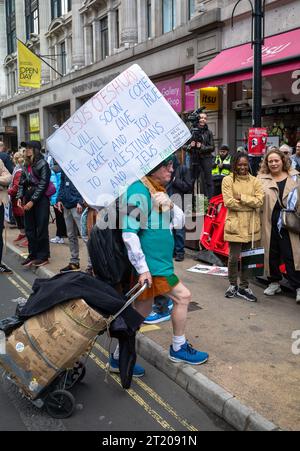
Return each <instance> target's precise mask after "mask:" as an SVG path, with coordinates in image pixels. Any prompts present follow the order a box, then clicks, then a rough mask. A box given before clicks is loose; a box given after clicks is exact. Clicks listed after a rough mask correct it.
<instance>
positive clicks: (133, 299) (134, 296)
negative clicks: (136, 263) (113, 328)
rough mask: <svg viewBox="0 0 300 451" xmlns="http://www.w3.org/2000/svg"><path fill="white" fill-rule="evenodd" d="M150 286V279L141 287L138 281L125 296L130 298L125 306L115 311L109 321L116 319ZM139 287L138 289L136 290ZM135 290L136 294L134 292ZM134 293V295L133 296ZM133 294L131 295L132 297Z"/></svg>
mask: <svg viewBox="0 0 300 451" xmlns="http://www.w3.org/2000/svg"><path fill="white" fill-rule="evenodd" d="M148 286H149V282H148V280H146V282H145V283H144V285H143V286H142V287H141V286H140V284H139V283H137V284H136V285H135V286H134V287H133V288H132V289H131V290H130V291H129V292H128V293H127V294H126V295H125V296H126V298H128V301H127V302H126V304H124V305H123V307H122V308H121V310H119V311H118V312H117V313H115V314H114V315H113V316H112V317H111V319H110V321H109V323H111V322H112V321H114V320H115V319H116V318H117V317H118V316H119V315H120V314H121V313H122V312H123V311H124V310H126V309H127V307H129V306H130V305H131V304H132V303H133V302H134V301H135V300H136V299H137V298H138V297H139V296H140V295H141V294H142V293H144V291H145V290H146V288H148ZM138 288H139V290H138V291H136V290H137V289H138ZM134 292H135V294H133V293H134ZM131 295H132V296H131ZM130 296H131V297H130Z"/></svg>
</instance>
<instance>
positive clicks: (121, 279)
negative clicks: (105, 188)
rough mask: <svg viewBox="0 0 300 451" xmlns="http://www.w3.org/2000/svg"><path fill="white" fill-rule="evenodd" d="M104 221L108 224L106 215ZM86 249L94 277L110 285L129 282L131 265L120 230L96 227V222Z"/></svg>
mask: <svg viewBox="0 0 300 451" xmlns="http://www.w3.org/2000/svg"><path fill="white" fill-rule="evenodd" d="M117 219H118V218H117ZM105 221H106V225H108V222H107V216H106V217H105V216H104V223H105ZM118 223H119V222H118V221H116V224H118ZM102 224H103V223H102ZM104 225H105V224H104ZM88 251H89V256H90V259H91V262H92V266H93V271H94V274H95V276H96V277H99V279H101V280H103V282H106V283H108V284H109V285H112V286H115V285H118V284H120V283H121V284H122V285H123V284H124V283H125V282H126V284H127V283H129V279H130V275H131V273H132V266H131V263H130V261H129V259H128V256H127V250H126V247H125V244H124V242H123V239H122V230H120V229H118V228H117V229H115V228H109V227H103V225H102V226H100V227H98V225H97V224H96V225H95V226H94V227H93V229H92V231H91V235H90V238H89V241H88Z"/></svg>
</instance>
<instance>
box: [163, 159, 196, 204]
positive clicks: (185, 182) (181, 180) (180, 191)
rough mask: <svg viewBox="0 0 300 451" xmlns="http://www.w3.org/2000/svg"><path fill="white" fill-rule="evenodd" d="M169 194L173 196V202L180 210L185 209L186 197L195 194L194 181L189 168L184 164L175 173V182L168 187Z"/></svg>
mask: <svg viewBox="0 0 300 451" xmlns="http://www.w3.org/2000/svg"><path fill="white" fill-rule="evenodd" d="M167 192H168V195H169V196H173V197H172V200H173V201H174V203H175V204H176V205H178V206H179V207H180V208H184V203H183V201H184V195H185V194H191V193H192V192H193V179H192V174H191V171H190V170H189V168H188V167H187V166H185V165H183V164H181V165H179V166H178V167H177V169H176V171H175V174H174V179H173V181H172V182H171V183H170V184H169V185H168V187H167Z"/></svg>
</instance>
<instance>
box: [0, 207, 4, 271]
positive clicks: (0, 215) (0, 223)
mask: <svg viewBox="0 0 300 451" xmlns="http://www.w3.org/2000/svg"><path fill="white" fill-rule="evenodd" d="M3 229H4V205H3V204H2V205H0V263H1V262H2V252H3V236H2V235H3Z"/></svg>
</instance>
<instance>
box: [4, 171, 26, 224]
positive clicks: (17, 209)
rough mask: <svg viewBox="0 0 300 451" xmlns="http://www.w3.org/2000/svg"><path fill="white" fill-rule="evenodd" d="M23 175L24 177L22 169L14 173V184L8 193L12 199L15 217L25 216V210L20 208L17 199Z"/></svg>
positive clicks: (12, 183)
mask: <svg viewBox="0 0 300 451" xmlns="http://www.w3.org/2000/svg"><path fill="white" fill-rule="evenodd" d="M21 175H22V169H21V168H20V169H18V170H17V171H16V172H15V173H14V176H13V179H12V182H11V184H10V186H9V188H8V191H7V192H8V194H9V195H10V198H11V203H12V211H13V215H14V216H24V210H23V208H20V207H18V205H17V203H18V200H17V199H16V195H17V193H18V189H19V183H20V179H21Z"/></svg>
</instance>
